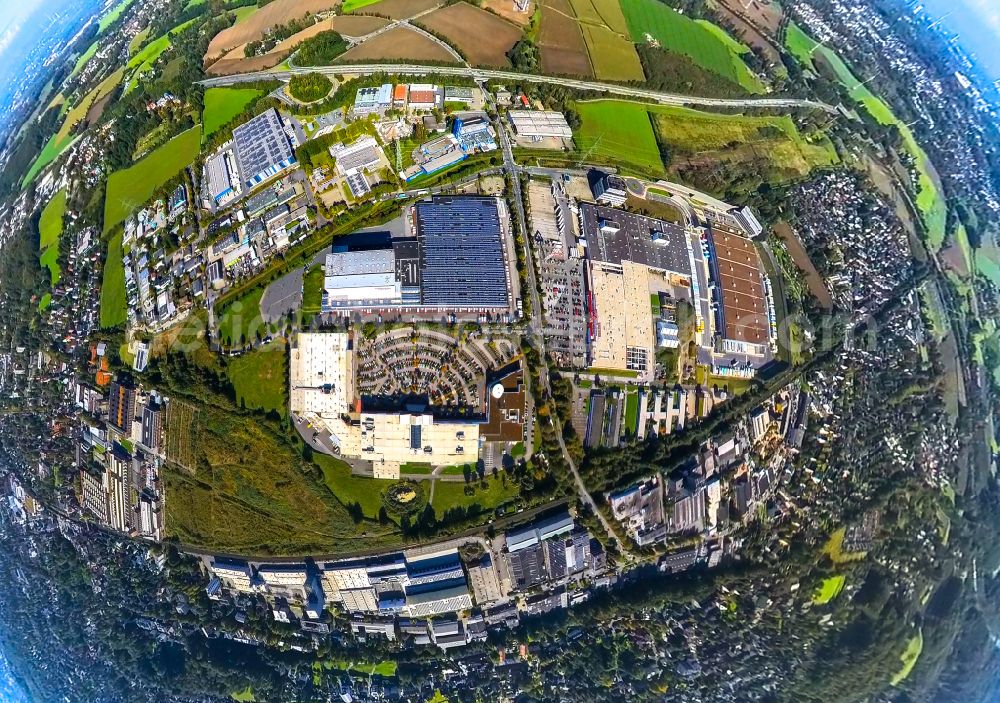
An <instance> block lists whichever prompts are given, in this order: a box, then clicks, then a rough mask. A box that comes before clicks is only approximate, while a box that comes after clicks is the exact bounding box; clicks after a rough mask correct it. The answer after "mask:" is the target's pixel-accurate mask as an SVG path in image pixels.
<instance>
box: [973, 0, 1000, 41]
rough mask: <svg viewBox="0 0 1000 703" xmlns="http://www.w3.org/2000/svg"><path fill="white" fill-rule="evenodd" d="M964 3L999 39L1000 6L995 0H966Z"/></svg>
mask: <svg viewBox="0 0 1000 703" xmlns="http://www.w3.org/2000/svg"><path fill="white" fill-rule="evenodd" d="M966 4H967V5H968V7H969V8H970V9H971V10H972V11H973V12H975V13H976V14H977V15H978V16H979V19H981V20H982V21H983V23H984V24H986V25H987V26H988V27H989V29H990V31H991V32H992V33H993V34H994V35H995V36H996V37H997V38H998V39H1000V6H998V5H997V3H996V0H966Z"/></svg>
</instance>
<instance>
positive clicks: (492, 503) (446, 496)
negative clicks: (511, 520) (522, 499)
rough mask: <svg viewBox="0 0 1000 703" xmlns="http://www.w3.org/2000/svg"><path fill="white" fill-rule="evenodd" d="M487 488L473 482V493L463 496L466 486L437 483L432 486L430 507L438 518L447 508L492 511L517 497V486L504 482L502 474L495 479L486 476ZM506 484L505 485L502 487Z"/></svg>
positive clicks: (456, 483)
mask: <svg viewBox="0 0 1000 703" xmlns="http://www.w3.org/2000/svg"><path fill="white" fill-rule="evenodd" d="M485 481H486V484H487V488H485V489H483V488H480V484H479V482H478V481H476V482H474V483H473V484H470V485H473V486H474V487H475V492H474V493H473V494H472V495H471V496H468V495H465V487H466V484H465V483H464V482H463V483H458V482H445V481H437V483H436V485H435V486H434V500H433V501H432V502H431V505H432V506H434V511H435V512H436V513H437V515H438V517H440V516H441V515H443V514H444V513H445V512H446V511H447V510H448V509H449V508H454V507H457V506H462V507H464V508H466V509H473V508H476V507H478V508H479V510H478V511H477V512H486V511H492V510H493V509H494V508H497V507H499V506H501V505H503V504H504V503H507V502H509V501H512V500H514V499H515V498H517V496H518V490H517V484H516V483H515V482H514V481H512V480H510V479H507V480H506V482H505V481H504V474H503V473H501V474H500V476H498V477H497V478H493V477H492V476H490V475H487V477H486V479H485ZM505 483H506V485H504V484H505Z"/></svg>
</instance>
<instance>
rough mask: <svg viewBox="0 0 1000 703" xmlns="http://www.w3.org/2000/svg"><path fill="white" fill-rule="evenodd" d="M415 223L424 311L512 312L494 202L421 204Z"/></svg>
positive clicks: (450, 199) (469, 199) (455, 199)
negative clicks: (425, 307)
mask: <svg viewBox="0 0 1000 703" xmlns="http://www.w3.org/2000/svg"><path fill="white" fill-rule="evenodd" d="M413 219H414V225H415V228H416V231H417V239H418V242H419V246H420V274H421V284H420V285H421V289H420V290H421V295H420V297H421V303H422V304H423V305H424V306H433V307H441V308H450V309H470V310H482V309H499V308H507V307H508V305H509V297H508V296H509V294H508V281H507V276H508V272H507V264H506V258H505V256H504V245H503V242H502V237H503V232H502V230H501V223H500V211H499V205H498V203H497V199H496V198H490V197H482V196H443V197H435V198H433V199H432V200H430V201H423V202H420V203H417V205H416V206H415V207H414V218H413Z"/></svg>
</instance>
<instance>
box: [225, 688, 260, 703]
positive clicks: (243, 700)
mask: <svg viewBox="0 0 1000 703" xmlns="http://www.w3.org/2000/svg"><path fill="white" fill-rule="evenodd" d="M229 697H230V698H232V699H233V700H234V701H239V703H251V702H252V701H255V700H257V698H256V697H255V696H254V695H253V686H251V685H250V684H247V687H246V688H244V689H243V690H242V691H236V692H235V693H231V694H229Z"/></svg>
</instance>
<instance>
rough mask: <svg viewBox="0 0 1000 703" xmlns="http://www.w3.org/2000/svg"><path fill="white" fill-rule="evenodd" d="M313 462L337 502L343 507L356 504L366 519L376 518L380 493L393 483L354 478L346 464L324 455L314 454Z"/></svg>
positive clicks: (380, 498)
mask: <svg viewBox="0 0 1000 703" xmlns="http://www.w3.org/2000/svg"><path fill="white" fill-rule="evenodd" d="M313 461H315V462H316V464H317V465H318V466H319V468H320V470H321V471H322V472H323V482H324V483H325V484H326V487H327V488H329V489H330V493H332V494H333V495H334V496H336V497H337V500H339V501H340V502H341V503H342V504H344V505H350V504H351V503H357V504H358V505H360V506H361V510H362V511H363V512H364V514H365V517H366V518H369V519H372V520H375V519H376V518H378V514H379V510H380V509H381V508H382V491H384V490H385V489H386V488H388V487H389V486H391V485H392V484H393V483H395V481H384V480H381V479H374V478H368V477H366V476H355V475H353V474H352V473H351V467H350V466H349V465H348V464H347V463H346V462H344V461H341V460H340V459H337V458H336V457H332V456H327V455H326V454H315V455H314V456H313Z"/></svg>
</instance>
